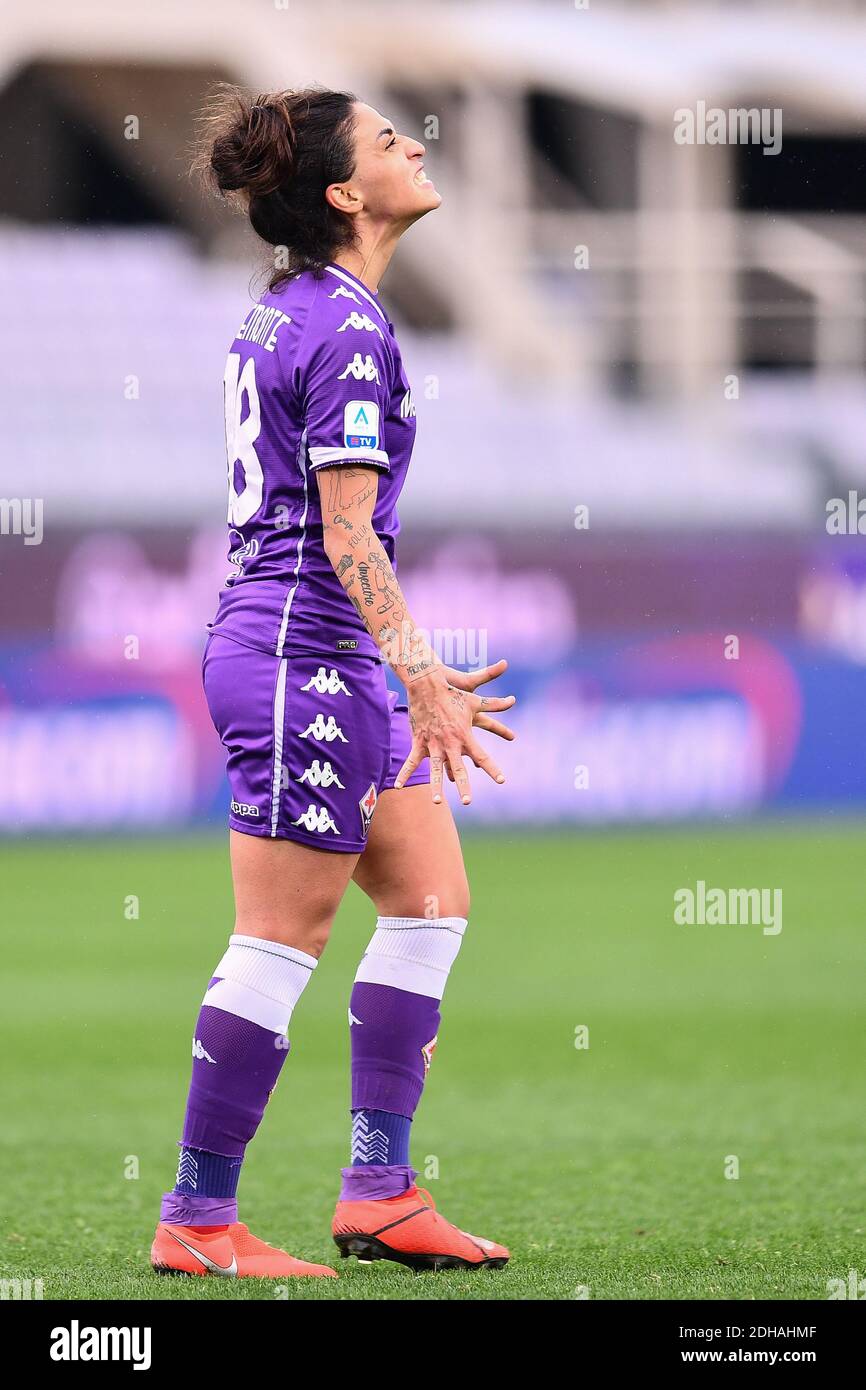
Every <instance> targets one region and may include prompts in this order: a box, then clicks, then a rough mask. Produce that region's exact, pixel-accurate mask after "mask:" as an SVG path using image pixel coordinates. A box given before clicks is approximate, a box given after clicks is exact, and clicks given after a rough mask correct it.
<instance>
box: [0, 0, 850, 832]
mask: <svg viewBox="0 0 866 1390" xmlns="http://www.w3.org/2000/svg"><path fill="white" fill-rule="evenodd" d="M0 24H2V30H0V32H2V37H3V44H2V53H3V59H2V68H0V82H2V90H0V116H2V119H0V159H2V165H3V168H4V171H5V174H4V179H3V185H2V190H0V197H2V212H3V216H2V222H0V294H2V302H3V310H4V321H5V325H6V331H5V333H4V334H3V341H2V354H3V370H2V375H0V409H2V413H3V418H4V420H5V422H6V439H7V449H6V453H5V458H4V464H3V489H2V490H3V493H4V496H6V497H8V498H13V499H14V498H21V499H27V498H31V499H32V498H40V499H42V500H43V504H44V538H43V540H42V543H41V544H40V545H36V544H24V540H23V537H21V536H18V537H16V536H4V537H3V538H2V566H3V589H4V594H5V598H6V600H7V602H6V603H5V604H4V618H3V627H2V647H0V680H2V691H3V699H2V705H0V770H2V771H0V778H2V784H3V788H4V795H3V796H2V798H0V826H2V830H3V831H4V832H7V833H9V834H22V833H24V834H36V833H42V832H57V831H58V830H63V831H75V830H78V829H90V830H92V829H104V830H106V831H110V830H132V829H135V830H139V829H140V830H146V829H148V828H151V827H161V828H164V827H165V826H166V825H167V824H170V825H171V826H173V827H178V828H180V827H183V826H187V825H191V824H198V823H204V822H207V821H213V822H215V823H216V822H222V819H223V813H224V803H225V792H224V786H223V782H222V775H221V761H222V760H221V750H220V749H219V748H218V747H216V746H215V744H214V739H213V737H212V734H211V730H210V726H209V724H208V723H207V719H206V714H205V711H204V706H203V704H202V701H201V699H200V696H199V674H198V668H199V658H200V650H201V644H202V633H203V629H204V624H205V622H206V621H207V619H208V618H209V617H210V615H211V612H212V609H213V607H214V600H215V593H216V589H217V586H218V584H219V583H220V582H221V579H222V577H223V575H224V573H225V572H226V562H225V538H224V532H223V514H224V496H223V494H224V490H225V483H224V465H223V453H224V449H223V442H222V436H221V430H222V424H221V406H220V389H221V388H220V382H221V376H222V362H223V356H224V353H225V350H226V344H227V343H228V341H229V340H230V338H231V336H232V334H233V332H234V330H235V327H236V325H237V323H238V322H239V321H240V318H241V317H243V314H244V313H245V312H246V305H247V304H248V303H249V292H250V286H251V283H252V285H253V290H255V285H256V283H257V281H256V275H255V273H254V271H253V270H251V267H253V266H256V265H260V264H261V259H260V256H259V253H258V251H257V249H256V248H255V246H254V245H253V244H252V241H251V239H250V237H249V236H248V235H247V233H246V232H245V230H244V227H243V226H242V224H241V223H240V221H236V220H234V219H233V218H231V217H230V216H229V215H227V214H226V213H225V212H224V211H223V210H222V209H221V208H220V207H218V206H217V205H216V204H215V203H213V204H211V203H208V202H207V201H206V200H203V199H202V198H201V196H200V194H199V191H198V190H197V189H196V188H195V187H194V186H193V185H191V183H190V181H189V180H188V178H187V176H186V150H187V147H188V145H189V141H190V138H191V123H192V119H193V116H194V113H195V111H196V108H197V106H198V104H199V101H200V98H201V96H202V94H203V92H204V91H205V90H206V88H207V87H208V86H209V85H210V84H211V83H212V82H213V81H215V80H218V79H223V78H229V79H232V80H238V81H240V82H242V83H246V84H249V85H251V86H254V87H261V88H269V87H279V86H285V85H291V84H293V83H301V82H304V81H306V80H308V79H309V78H310V77H311V76H315V77H317V78H318V79H319V80H320V81H322V82H324V83H327V84H331V85H340V84H342V85H345V86H348V87H349V88H350V89H351V90H356V91H358V92H360V93H361V94H363V96H364V97H365V98H366V99H368V100H369V101H371V102H374V103H378V104H379V105H380V106H383V107H385V108H387V111H388V113H389V114H392V113H393V115H394V117H395V119H397V120H398V121H399V122H400V123H401V124H402V125H403V126H405V127H406V128H407V129H410V130H412V131H414V132H417V133H419V134H420V135H421V136H422V138H424V139H425V140H426V143H427V144H428V146H429V150H430V153H429V160H430V164H431V167H432V168H433V169H434V170H435V173H436V178H437V181H438V183H439V185H441V187H442V188H443V189H444V192H445V200H446V201H445V207H444V209H443V211H442V213H441V215H439V216H437V217H431V218H429V219H427V221H426V222H424V223H423V224H421V225H420V226H419V227H418V228H416V229H415V230H414V231H413V234H412V236H411V237H408V238H407V239H406V241H405V243H404V245H403V246H402V247H401V252H400V255H399V256H398V257H397V259H396V262H395V264H394V266H393V268H392V270H391V272H390V273H389V275H388V278H387V280H386V282H385V288H384V295H385V297H386V299H387V301H388V303H389V306H390V307H391V308H392V310H393V313H394V315H395V316H396V319H397V321H398V325H399V328H400V332H401V340H402V341H403V342H404V343H405V349H404V355H405V356H406V358H407V361H408V365H409V370H410V376H411V378H412V380H413V385H414V389H415V395H416V397H417V399H418V413H419V427H420V428H419V436H418V437H419V443H418V449H417V454H416V460H415V465H414V468H413V473H412V476H411V480H410V484H409V486H408V489H407V491H406V494H405V498H404V503H403V508H402V516H403V524H404V530H405V536H404V539H403V544H402V556H401V559H402V573H403V575H404V577H405V583H406V586H407V589H408V593H409V596H410V599H411V601H412V603H413V605H414V608H415V611H416V613H417V616H418V618H419V620H420V621H422V622H423V623H424V624H425V625H426V626H427V627H429V628H430V629H431V630H432V631H433V632H434V634H437V633H438V640H439V644H440V647H441V649H442V650H443V653H444V654H445V655H446V658H447V657H448V656H449V655H450V656H451V657H452V658H453V659H454V660H455V661H457V662H459V661H460V660H461V659H465V660H466V661H467V662H470V663H471V662H474V661H477V660H478V659H480V658H483V657H484V655H485V653H486V654H489V655H490V657H491V659H492V658H493V657H496V656H498V655H500V654H504V655H506V656H508V658H509V659H510V661H511V663H512V683H513V684H514V686H515V689H516V690H517V692H518V694H519V695H520V696H521V697H522V699H521V704H520V712H519V714H518V715H517V717H516V727H517V728H518V730H519V733H520V736H521V737H520V742H519V744H516V745H515V747H514V749H513V750H510V753H509V763H510V767H509V772H510V778H509V784H508V788H507V790H506V791H505V792H504V793H501V792H498V791H496V790H495V789H493V788H490V789H488V788H482V787H479V796H478V798H477V803H476V805H475V807H474V808H473V810H472V811H471V813H470V814H469V816H468V817H467V821H468V822H470V823H475V822H479V821H485V820H488V819H490V818H491V817H494V816H495V817H496V819H497V820H500V819H501V818H502V817H503V816H504V817H506V818H507V819H509V820H512V821H514V822H530V823H532V824H534V825H538V824H544V823H549V822H559V821H562V822H574V823H579V824H585V823H587V822H600V823H608V822H618V821H632V820H647V819H653V820H654V819H657V818H664V819H678V818H683V817H688V818H694V817H695V816H700V817H714V816H740V815H749V814H752V813H754V812H755V811H758V810H764V809H769V808H774V807H783V806H784V807H798V808H809V807H812V808H817V807H823V808H826V807H829V806H838V807H843V806H844V807H852V806H859V805H862V804H863V803H864V802H866V755H864V754H863V752H862V748H861V749H859V750H858V751H857V753H856V755H854V756H852V749H851V743H850V740H849V739H843V738H833V737H831V736H829V735H830V726H831V725H832V724H833V723H834V721H835V720H838V721H839V722H840V723H841V722H842V721H844V722H845V725H846V727H847V728H849V729H851V728H852V727H858V728H859V727H862V714H861V711H862V709H863V707H864V695H866V566H864V563H863V558H862V540H861V539H860V538H858V537H857V536H856V535H855V536H853V537H851V536H839V535H833V536H830V535H828V533H827V516H826V506H827V502H828V500H829V499H831V498H836V497H838V498H842V499H847V497H848V492H849V490H850V489H852V488H857V487H858V486H866V456H864V451H863V448H862V440H863V438H864V433H866V400H864V394H863V390H862V371H863V366H864V355H866V305H864V269H866V264H864V231H866V178H864V154H866V142H864V136H863V131H864V108H866V87H864V84H863V81H862V63H863V58H864V52H866V42H864V35H866V9H864V7H863V6H862V5H855V4H827V3H825V4H821V5H814V6H807V5H798V4H785V5H782V4H778V5H776V4H768V3H763V4H757V5H751V6H748V7H742V8H741V7H736V6H734V7H732V6H730V5H727V4H725V5H717V4H711V3H707V4H690V5H689V6H688V7H681V6H676V5H664V4H634V5H613V4H607V3H596V2H595V0H594V2H593V4H592V5H591V6H590V8H589V9H586V10H583V9H579V8H576V7H575V5H573V4H567V3H564V2H563V3H545V4H533V5H531V6H529V5H525V4H519V3H518V4H499V3H497V4H485V3H473V4H469V5H451V4H438V3H431V4H424V5H411V4H410V5H387V4H377V3H365V5H364V6H363V7H362V9H361V8H359V7H358V6H354V5H348V4H347V5H342V4H334V3H323V2H319V3H315V4H313V3H310V4H307V3H303V2H301V3H297V2H296V0H293V3H290V4H287V5H282V4H280V3H279V0H277V3H265V2H264V0H220V2H219V3H214V4H208V5H207V6H206V7H202V6H197V5H188V6H176V5H173V4H171V3H164V4H163V3H154V4H151V5H148V6H139V7H136V6H112V5H109V4H103V3H97V2H96V0H89V3H82V4H80V5H76V6H75V7H74V9H64V8H63V7H57V9H56V12H55V11H52V13H51V17H50V22H49V21H48V19H47V17H46V14H45V12H44V11H42V10H40V9H39V8H38V7H37V8H31V9H28V7H17V9H12V10H7V11H5V12H4V16H3V18H2V21H0ZM699 100H703V101H704V102H705V103H706V105H707V106H708V107H710V106H715V107H721V108H723V109H727V108H729V107H746V108H749V107H754V108H771V109H773V108H777V107H778V108H781V109H782V110H783V113H784V126H783V134H784V139H783V144H782V149H781V151H780V152H779V153H777V154H775V155H772V156H768V155H767V154H766V153H765V152H764V150H763V148H762V147H761V146H760V145H754V144H740V145H717V146H710V145H704V146H698V145H691V146H688V145H680V144H677V143H676V142H675V141H674V138H673V128H674V112H675V111H676V110H677V109H678V108H684V107H687V108H691V107H694V106H695V104H696V102H697V101H699ZM258 283H260V281H259V282H258ZM578 509H586V510H585V511H583V510H578ZM864 526H866V522H864ZM10 600H11V601H10ZM728 636H734V637H736V638H738V640H739V644H740V646H739V659H738V660H737V659H725V650H724V649H723V642H724V639H725V638H726V637H728ZM129 637H135V638H137V639H138V656H137V658H135V656H134V655H133V659H129V657H130V651H131V650H132V651H133V654H134V647H132V648H131V646H130V644H129V642H128V641H127V639H128V638H129ZM84 728H86V730H87V737H86V739H84V738H83V737H82V729H84ZM579 765H580V766H585V767H586V769H587V771H586V773H585V774H578V776H577V777H576V776H575V769H576V767H578V766H579ZM49 769H51V775H48V770H49ZM43 773H44V774H45V775H43ZM576 781H577V782H578V783H579V784H581V783H582V785H578V787H577V788H576V786H575V782H576Z"/></svg>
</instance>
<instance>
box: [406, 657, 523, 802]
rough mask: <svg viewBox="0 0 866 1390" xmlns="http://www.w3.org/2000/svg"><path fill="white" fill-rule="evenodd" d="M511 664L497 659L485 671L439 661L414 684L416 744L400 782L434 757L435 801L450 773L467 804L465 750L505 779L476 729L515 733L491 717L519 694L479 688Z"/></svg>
mask: <svg viewBox="0 0 866 1390" xmlns="http://www.w3.org/2000/svg"><path fill="white" fill-rule="evenodd" d="M507 665H508V663H507V662H506V661H497V662H494V663H493V665H492V666H485V667H483V668H482V670H480V671H457V670H455V669H454V668H453V667H450V666H438V667H436V668H435V670H434V671H432V672H431V673H430V674H429V675H428V676H424V677H423V678H422V679H421V680H419V681H416V682H414V683H413V684H412V685H411V686H409V691H408V700H409V722H410V724H411V727H412V749H411V752H410V754H409V756H408V758H407V759H406V761H405V763H404V764H403V766H402V768H401V769H400V772H399V774H398V776H397V779H396V781H395V783H394V785H395V787H397V788H400V787H402V786H404V784H405V782H406V779H407V778H408V777H409V776H410V775H411V774H412V773H413V772H414V771H415V769H416V768H417V767H418V766H419V764H420V763H422V762H423V760H424V759H425V758H426V757H429V759H430V789H431V791H432V793H433V800H434V802H437V803H438V802H441V800H442V779H443V776H444V775H445V773H447V775H448V777H449V778H450V780H451V781H452V782H454V784H455V786H456V787H457V791H458V793H459V795H460V800H461V801H462V802H463V805H464V806H468V805H469V803H470V801H471V800H472V792H471V788H470V785H469V774H468V772H467V771H466V767H465V764H464V762H463V755H464V754H465V755H466V757H468V758H469V760H470V762H472V763H474V764H475V766H476V767H479V768H481V769H482V771H484V772H486V773H487V775H488V776H489V777H491V778H492V779H493V781H494V782H498V783H499V784H501V783H503V782H504V781H505V775H504V773H503V772H502V771H501V770H500V768H499V767H497V765H496V763H495V762H494V761H493V759H492V758H491V757H490V755H489V754H488V753H485V751H484V749H483V748H482V747H481V745H480V744H479V743H478V741H477V740H476V739H475V738H474V737H473V734H472V729H473V727H475V728H479V729H485V730H487V731H488V732H489V733H493V734H496V735H498V737H499V738H504V739H508V740H511V739H513V738H514V733H513V732H512V730H511V729H509V728H508V727H507V725H505V724H503V723H501V722H500V721H499V720H498V719H493V718H491V711H493V712H495V713H497V714H499V713H502V711H503V710H507V709H510V708H511V706H512V705H513V704H514V703H515V697H514V696H513V695H505V696H499V695H484V696H482V695H476V694H475V691H476V689H477V688H478V686H479V685H486V684H487V682H488V681H492V680H496V678H497V677H498V676H501V675H502V673H503V671H505V669H506V667H507Z"/></svg>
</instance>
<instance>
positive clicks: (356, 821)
mask: <svg viewBox="0 0 866 1390" xmlns="http://www.w3.org/2000/svg"><path fill="white" fill-rule="evenodd" d="M202 676H203V680H204V691H205V698H206V699H207V704H208V709H209V710H210V716H211V719H212V720H213V722H214V727H215V728H216V731H217V733H218V734H219V736H220V738H221V739H222V742H223V744H224V746H225V749H226V751H227V753H228V769H227V770H228V778H229V787H230V790H231V810H230V813H229V825H230V826H231V828H232V830H240V831H242V832H243V833H244V834H245V835H267V836H269V837H270V838H272V839H280V840H297V841H299V842H300V843H301V844H305V845H311V846H313V847H314V848H315V849H330V850H337V851H341V852H343V853H346V854H359V853H360V852H362V851H363V849H364V848H365V845H366V842H367V832H368V830H369V829H370V822H371V820H372V818H373V813H374V811H375V809H376V803H377V801H378V799H379V795H380V793H381V792H383V791H387V790H388V789H389V788H391V787H393V785H394V778H395V777H396V776H397V773H398V772H399V771H400V768H401V767H402V766H403V763H404V762H405V760H406V758H407V757H408V756H409V750H410V748H411V746H412V737H411V732H410V729H409V716H408V711H407V707H406V705H405V704H400V703H398V700H399V697H398V696H397V695H396V694H395V692H394V691H391V690H389V689H388V687H387V685H386V682H385V669H384V667H383V666H382V664H381V662H379V661H378V660H377V659H376V658H375V657H366V656H357V655H351V656H344V655H343V654H342V653H340V652H338V653H336V654H334V655H329V656H326V657H324V658H323V657H320V656H284V657H278V656H271V655H269V654H268V653H267V652H261V651H258V650H256V649H254V648H252V647H244V646H242V645H241V644H240V643H239V642H233V641H232V640H231V638H228V637H223V636H221V635H219V634H217V633H212V634H211V636H210V637H209V638H208V641H207V645H206V647H205V652H204V659H203V661H202ZM429 780H430V772H429V768H428V765H427V762H426V760H425V762H423V763H422V764H421V766H420V767H419V768H417V769H416V771H415V772H413V774H412V776H411V777H409V778H408V779H407V786H414V785H416V784H417V783H419V782H428V781H429Z"/></svg>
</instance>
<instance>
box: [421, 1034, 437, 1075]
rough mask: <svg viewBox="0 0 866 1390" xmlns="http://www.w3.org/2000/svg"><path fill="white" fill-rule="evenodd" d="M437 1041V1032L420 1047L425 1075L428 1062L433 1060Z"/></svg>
mask: <svg viewBox="0 0 866 1390" xmlns="http://www.w3.org/2000/svg"><path fill="white" fill-rule="evenodd" d="M438 1041H439V1034H438V1033H437V1034H436V1037H435V1038H431V1039H430V1041H429V1042H428V1043H426V1044H425V1045H424V1047H422V1048H421V1056H422V1057H423V1058H424V1075H425V1076H426V1075H427V1073H428V1071H429V1070H430V1063H431V1062H432V1061H433V1053H434V1052H435V1051H436V1044H437V1042H438Z"/></svg>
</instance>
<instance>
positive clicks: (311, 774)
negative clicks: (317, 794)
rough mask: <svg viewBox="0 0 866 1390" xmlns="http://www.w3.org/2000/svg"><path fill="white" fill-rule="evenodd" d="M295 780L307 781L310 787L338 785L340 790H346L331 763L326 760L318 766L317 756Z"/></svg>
mask: <svg viewBox="0 0 866 1390" xmlns="http://www.w3.org/2000/svg"><path fill="white" fill-rule="evenodd" d="M295 780H296V781H298V782H307V783H309V785H310V786H311V787H339V788H340V791H341V792H344V791H345V790H346V788H345V787H344V786H343V783H342V782H341V781H340V779H339V777H338V776H337V774H336V772H335V771H334V769H333V768H332V767H331V764H330V763H329V762H326V763H325V764H324V765H323V766H322V767H320V766H319V760H318V758H315V759H314V760H313V762H311V763H310V766H309V767H308V768H305V769H304V771H303V772H302V773H301V775H300V777H298V778H296V779H295Z"/></svg>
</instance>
